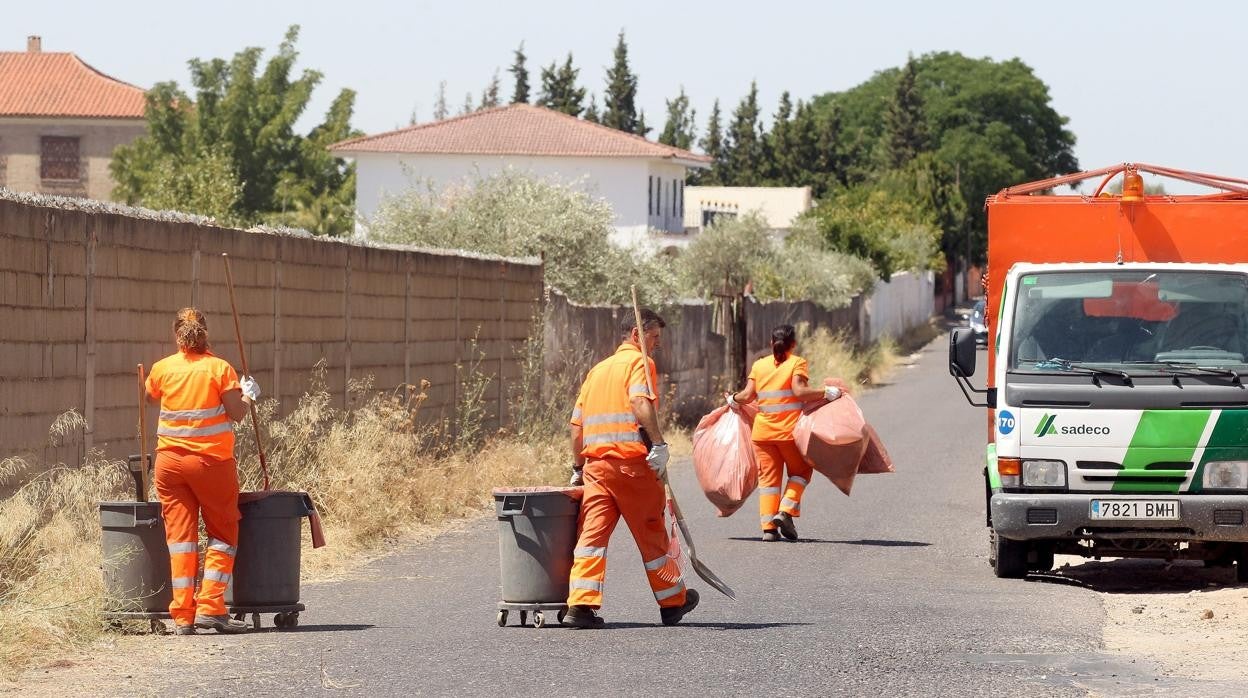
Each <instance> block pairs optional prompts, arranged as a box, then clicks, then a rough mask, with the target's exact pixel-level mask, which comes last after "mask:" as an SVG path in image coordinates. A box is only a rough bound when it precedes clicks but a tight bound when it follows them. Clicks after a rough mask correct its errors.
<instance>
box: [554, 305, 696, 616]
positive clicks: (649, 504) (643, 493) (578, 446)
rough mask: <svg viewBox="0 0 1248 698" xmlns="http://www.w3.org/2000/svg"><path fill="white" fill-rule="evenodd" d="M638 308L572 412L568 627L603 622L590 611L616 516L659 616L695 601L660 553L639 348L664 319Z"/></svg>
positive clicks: (659, 442)
mask: <svg viewBox="0 0 1248 698" xmlns="http://www.w3.org/2000/svg"><path fill="white" fill-rule="evenodd" d="M640 312H641V325H642V326H641V327H640V328H638V327H637V326H636V321H635V320H634V319H633V318H632V317H630V318H628V319H627V320H625V321H624V322H622V323H621V324H620V330H621V334H622V335H623V341H622V342H621V343H620V346H619V347H617V348H616V350H615V354H613V355H612V356H611V357H609V358H607V359H606V360H604V361H602V362H601V363H599V364H598V365H597V366H594V367H593V368H592V369H590V371H589V375H588V376H587V377H586V378H585V383H584V384H583V385H582V386H581V392H580V395H579V397H577V400H576V408H575V409H574V410H573V412H572V419H571V435H572V452H573V454H574V459H575V470H577V471H579V472H580V473H581V475H582V477H583V478H584V481H585V492H584V497H583V498H582V499H581V513H580V518H579V520H578V521H577V530H578V537H577V541H576V550H575V551H574V553H573V560H572V575H571V579H570V580H569V584H568V586H569V593H568V612H567V614H566V615H565V616H564V620H563V622H564V624H565V625H571V626H573V627H576V628H601V627H602V626H603V620H602V618H601V617H599V616H598V614H597V613H596V612H595V611H596V610H597V609H599V608H601V607H602V585H603V582H604V581H605V580H606V577H607V543H608V541H610V540H611V532H612V531H614V530H615V525H616V524H617V523H619V520H620V517H621V516H623V517H624V523H626V524H628V529H629V531H631V532H632V534H633V539H634V540H635V541H636V542H637V548H638V550H640V551H641V559H642V562H643V563H644V564H645V568H646V576H647V577H648V578H649V581H650V590H651V591H653V592H654V598H655V600H656V601H658V603H659V616H660V618H661V619H662V621H663V624H664V625H675V624H676V623H678V622H680V619H681V618H683V617H684V616H685V614H686V613H688V612H690V611H692V610H693V609H694V607H695V606H697V605H698V592H697V591H696V590H694V589H688V590H686V589H685V582H684V579H683V578H682V577H681V574H680V567H679V566H678V565H677V564H676V561H675V560H673V559H671V558H670V557H668V554H667V551H668V542H669V541H668V537H667V530H666V527H665V526H664V518H663V509H664V503H665V500H666V498H665V496H664V490H663V480H662V478H663V475H664V473H665V471H666V468H667V460H668V450H667V443H666V442H665V441H664V440H663V432H662V431H661V430H660V429H659V419H658V396H657V395H656V394H654V393H652V392H651V390H650V386H653V385H656V384H657V372H656V370H655V366H654V361H653V360H647V359H646V358H645V357H643V356H642V353H641V344H640V343H641V342H645V343H646V352H647V354H648V355H649V356H653V355H654V352H655V351H657V350H658V348H659V340H660V337H661V335H662V332H663V327H665V326H666V324H665V323H664V322H663V318H661V317H659V316H658V315H657V314H656V313H655V312H654V311H652V310H649V309H648V308H643V309H642V310H641V311H640ZM647 372H648V373H649V378H648V379H647Z"/></svg>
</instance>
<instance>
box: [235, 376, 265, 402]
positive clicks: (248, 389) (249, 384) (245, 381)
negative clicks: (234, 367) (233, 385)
mask: <svg viewBox="0 0 1248 698" xmlns="http://www.w3.org/2000/svg"><path fill="white" fill-rule="evenodd" d="M238 387H240V388H242V389H243V395H246V396H247V399H248V400H251V401H252V402H255V401H256V400H259V399H260V384H259V383H257V382H256V379H255V378H252V377H251V376H243V377H242V378H240V379H239V381H238Z"/></svg>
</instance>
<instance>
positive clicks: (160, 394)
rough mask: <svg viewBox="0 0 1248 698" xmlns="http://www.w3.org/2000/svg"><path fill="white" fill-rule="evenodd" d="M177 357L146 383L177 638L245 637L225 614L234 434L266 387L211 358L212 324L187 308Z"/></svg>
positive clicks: (234, 492)
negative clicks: (203, 542) (203, 633)
mask: <svg viewBox="0 0 1248 698" xmlns="http://www.w3.org/2000/svg"><path fill="white" fill-rule="evenodd" d="M173 337H174V341H175V342H176V343H177V345H178V351H177V353H175V354H173V355H171V356H167V357H165V358H163V359H161V360H160V361H157V362H156V364H155V365H154V366H152V371H151V374H150V375H149V376H148V377H147V386H146V389H147V396H148V400H150V401H152V402H158V403H159V404H160V423H159V426H158V428H157V430H156V436H157V440H156V478H155V482H156V494H157V496H159V498H160V506H161V512H162V515H163V517H164V520H165V539H166V542H167V543H168V544H169V564H170V569H171V571H172V587H173V601H172V602H171V603H170V604H169V613H170V615H171V616H173V622H174V628H175V634H177V635H194V634H195V628H197V627H199V628H206V629H207V628H215V629H216V630H217V632H222V633H239V632H245V631H246V629H247V626H246V624H244V623H242V622H241V621H236V620H232V619H231V618H230V617H229V614H228V613H227V611H226V607H225V588H226V587H227V586H228V585H229V583H230V576H231V575H232V574H233V572H234V555H235V552H236V549H237V546H238V521H239V519H240V518H242V515H241V514H240V513H239V510H238V490H239V488H238V470H237V467H236V463H235V461H234V429H233V426H232V424H231V422H237V421H239V420H240V419H242V418H243V417H244V416H246V414H247V410H248V407H249V405H251V403H253V402H255V401H256V400H257V399H258V398H259V397H260V386H258V385H257V384H256V381H255V380H254V379H252V378H251V377H250V376H243V378H242V379H241V380H240V379H239V377H238V374H237V373H235V371H234V368H233V367H232V366H230V364H229V363H227V362H225V361H224V360H222V359H219V358H217V357H216V356H213V355H212V352H210V351H209V350H208V324H207V322H206V321H205V320H204V314H203V313H201V312H199V311H198V310H196V309H195V308H183V309H182V310H179V311H178V314H177V317H176V318H175V319H174V321H173ZM201 514H202V515H203V518H204V528H205V529H207V532H208V549H207V551H206V552H205V555H204V575H203V582H202V583H201V585H200V590H199V596H198V598H196V595H195V577H196V572H197V571H198V569H199V518H200V515H201Z"/></svg>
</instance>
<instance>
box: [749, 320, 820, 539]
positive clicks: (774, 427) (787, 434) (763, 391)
mask: <svg viewBox="0 0 1248 698" xmlns="http://www.w3.org/2000/svg"><path fill="white" fill-rule="evenodd" d="M796 349H797V332H796V331H795V330H794V329H793V326H792V325H780V326H778V327H776V328H775V329H774V330H772V332H771V354H768V355H767V356H764V357H763V358H761V359H759V360H758V361H755V362H754V365H753V367H751V368H750V375H749V378H748V379H747V380H746V383H745V388H743V389H742V390H741V392H739V393H736V394H732V393H729V394H728V396H727V400H728V406H729V407H730V408H732V409H734V410H735V409H737V407H738V404H739V403H745V402H752V401H754V400H755V399H757V400H758V416H757V417H755V418H754V431H753V433H752V434H751V440H752V441H753V442H754V455H755V456H757V458H758V508H759V518H760V523H761V524H762V527H763V540H764V541H767V542H772V541H777V540H779V539H780V536H779V535H777V530H779V533H780V534H782V535H783V536H784V537H785V538H788V539H789V540H797V526H796V525H795V524H794V523H793V519H794V518H796V517H799V516H801V514H802V495H803V494H804V493H805V492H806V487H807V486H808V485H809V484H810V476H811V475H812V474H813V472H814V469H813V468H811V466H810V464H809V463H807V462H806V459H805V458H804V457H803V456H802V452H801V451H799V450H798V448H797V442H796V441H794V439H793V429H794V428H795V427H796V426H797V418H798V417H800V416H801V414H802V403H804V402H808V401H812V400H835V399H837V398H838V397H840V396H841V389H840V388H837V387H833V386H828V387H826V388H812V387H811V386H810V369H809V368H808V367H807V365H806V359H803V358H802V357H800V356H798V355H797V354H796V353H795V351H796ZM786 468H787V469H788V473H789V479H788V482H787V483H783V484H784V489H783V497H782V496H781V495H782V491H781V487H780V486H781V484H782V482H781V481H782V480H783V479H784V473H785V469H786Z"/></svg>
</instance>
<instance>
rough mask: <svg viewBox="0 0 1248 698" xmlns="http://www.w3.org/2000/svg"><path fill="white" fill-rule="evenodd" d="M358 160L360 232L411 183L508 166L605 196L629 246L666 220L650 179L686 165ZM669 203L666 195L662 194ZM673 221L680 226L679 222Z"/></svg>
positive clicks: (680, 174)
mask: <svg viewBox="0 0 1248 698" xmlns="http://www.w3.org/2000/svg"><path fill="white" fill-rule="evenodd" d="M352 157H354V158H355V162H356V189H355V191H356V195H355V208H356V216H357V223H356V230H357V232H362V231H363V228H362V227H361V226H360V221H361V220H364V221H366V220H368V219H369V218H371V217H373V216H374V215H376V213H377V209H378V208H379V207H380V205H381V202H382V200H383V199H384V198H385V197H386V196H398V195H401V194H403V193H404V192H406V191H408V190H409V189H412V188H413V187H418V188H422V189H423V188H427V187H431V188H432V189H433V191H441V190H443V189H444V188H446V187H447V186H448V185H454V184H462V183H464V182H467V181H470V180H471V179H472V178H473V177H474V176H478V175H479V176H482V177H488V176H490V175H492V174H496V173H498V172H502V171H504V170H506V169H507V168H512V169H515V170H517V171H519V172H524V173H528V174H531V175H533V176H536V177H541V178H546V179H550V180H553V181H557V182H560V183H563V184H571V185H575V186H578V187H580V188H581V189H582V190H584V191H585V192H587V193H589V194H590V195H591V196H594V197H599V198H602V199H604V200H605V201H606V202H607V203H609V204H610V205H611V208H612V210H613V211H614V212H615V221H614V225H615V226H616V228H617V229H618V231H619V235H618V236H617V238H618V239H617V240H616V242H617V243H620V244H623V245H628V244H631V243H633V242H637V241H641V240H643V239H644V238H645V234H646V231H647V228H648V227H649V226H654V227H659V226H658V225H656V223H659V222H661V221H662V220H663V218H662V217H661V216H655V217H654V218H653V220H652V218H651V216H650V215H649V213H648V210H649V209H648V207H647V201H646V195H647V189H648V187H647V183H648V179H647V177H648V176H650V175H656V176H661V177H662V178H663V179H664V181H666V182H668V186H669V187H670V182H671V180H672V179H673V178H681V179H683V178H684V175H685V168H684V167H682V166H679V165H673V164H670V163H663V162H651V161H647V160H645V159H643V158H583V157H567V158H559V157H533V156H519V155H516V156H493V155H454V154H447V155H398V154H393V153H359V154H356V155H353V156H352ZM664 201H666V196H665V197H664ZM669 223H670V224H671V225H672V226H673V227H672V229H673V230H676V229H678V228H679V226H680V221H679V220H678V219H676V218H672V219H671V220H670V221H669Z"/></svg>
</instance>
